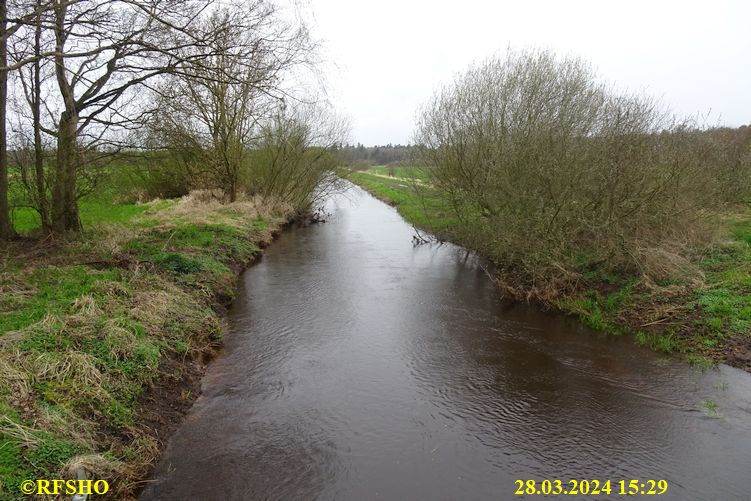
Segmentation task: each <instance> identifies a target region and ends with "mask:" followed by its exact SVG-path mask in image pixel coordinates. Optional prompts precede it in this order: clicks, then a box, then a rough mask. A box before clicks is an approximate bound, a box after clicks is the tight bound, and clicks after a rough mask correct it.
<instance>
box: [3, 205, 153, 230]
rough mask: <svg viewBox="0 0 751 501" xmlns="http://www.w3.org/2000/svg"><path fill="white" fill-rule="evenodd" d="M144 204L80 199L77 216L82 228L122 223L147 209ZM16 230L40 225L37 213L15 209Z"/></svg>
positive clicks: (30, 228)
mask: <svg viewBox="0 0 751 501" xmlns="http://www.w3.org/2000/svg"><path fill="white" fill-rule="evenodd" d="M148 208H149V206H148V205H146V204H112V203H108V202H104V201H100V200H89V199H84V200H81V202H80V204H79V207H78V209H79V216H80V218H81V224H82V225H83V227H84V228H91V227H92V226H94V225H97V224H123V223H127V222H128V221H130V220H131V219H133V218H134V217H136V216H139V215H141V214H143V213H144V212H146V210H148ZM12 217H13V224H14V225H15V228H16V231H18V232H19V233H21V234H29V233H31V232H33V231H35V230H38V229H39V228H40V227H41V224H42V223H41V220H40V219H39V214H38V213H37V212H36V211H35V210H33V209H29V208H21V209H15V210H14V211H13V214H12Z"/></svg>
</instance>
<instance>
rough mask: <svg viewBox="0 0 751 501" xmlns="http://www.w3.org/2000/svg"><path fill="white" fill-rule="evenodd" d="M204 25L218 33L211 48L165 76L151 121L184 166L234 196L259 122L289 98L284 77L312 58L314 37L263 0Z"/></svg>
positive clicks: (225, 11) (226, 12)
mask: <svg viewBox="0 0 751 501" xmlns="http://www.w3.org/2000/svg"><path fill="white" fill-rule="evenodd" d="M203 29H204V30H205V31H207V32H211V33H215V34H216V37H215V39H214V40H215V49H216V53H215V54H213V55H212V56H210V57H208V58H201V59H195V63H196V64H192V65H189V66H186V67H185V68H183V71H181V72H179V73H176V74H173V75H172V76H170V77H167V78H165V80H164V82H163V84H162V85H160V86H159V88H158V89H157V93H158V98H157V109H158V110H159V111H158V112H157V113H155V115H154V116H153V117H152V120H151V121H150V127H151V129H152V131H153V132H154V133H155V134H156V135H157V136H159V137H160V138H161V139H162V142H163V144H164V145H165V146H167V147H168V148H170V149H171V150H172V151H173V152H174V154H175V155H176V156H178V157H180V158H181V159H184V160H186V165H185V168H186V169H190V170H193V171H195V175H197V176H201V177H202V178H203V179H206V180H209V182H210V183H213V184H214V185H215V186H216V187H219V188H221V189H222V190H224V192H225V194H226V195H227V197H228V198H229V200H230V201H234V200H235V199H236V198H237V194H238V189H239V184H240V182H241V176H242V175H243V171H244V170H247V168H248V165H247V164H248V161H249V157H248V154H249V151H250V149H251V148H252V145H253V142H254V141H255V140H256V139H257V138H258V137H259V136H260V134H261V127H260V124H261V123H262V122H263V121H264V120H265V119H268V118H270V117H271V116H273V115H274V114H275V113H276V110H277V109H278V108H279V107H280V106H281V105H283V103H284V102H285V101H293V102H294V101H295V99H296V97H295V96H290V94H289V92H288V91H287V90H286V88H285V82H284V79H285V77H288V76H289V73H290V72H291V71H292V70H293V69H295V68H299V67H302V66H306V65H309V64H310V63H311V62H312V61H313V58H314V57H315V43H314V42H313V41H312V40H311V39H310V38H309V36H308V32H307V30H306V29H305V26H304V25H293V24H290V23H288V22H286V21H284V20H283V19H282V18H281V16H280V15H279V12H278V11H277V8H276V7H275V6H274V5H273V4H271V3H269V2H266V1H264V0H255V1H251V2H241V3H239V4H237V5H235V6H234V7H233V8H232V9H220V10H218V11H217V12H215V13H214V14H213V15H212V16H211V17H210V18H208V19H207V20H206V23H205V27H204V28H203ZM188 52H190V50H189V51H188ZM186 152H191V153H190V155H186Z"/></svg>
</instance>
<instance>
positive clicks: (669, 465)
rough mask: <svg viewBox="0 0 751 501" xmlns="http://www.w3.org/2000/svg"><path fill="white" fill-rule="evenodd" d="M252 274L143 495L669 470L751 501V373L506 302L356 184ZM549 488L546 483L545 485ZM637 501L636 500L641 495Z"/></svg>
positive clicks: (423, 492) (679, 489)
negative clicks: (671, 354) (707, 366)
mask: <svg viewBox="0 0 751 501" xmlns="http://www.w3.org/2000/svg"><path fill="white" fill-rule="evenodd" d="M330 210H331V216H330V218H329V221H328V222H327V223H325V224H321V225H316V226H312V227H308V228H299V229H295V230H292V231H289V232H287V233H285V234H284V235H283V236H282V237H281V238H280V239H279V240H278V241H277V242H275V243H274V245H272V246H271V247H270V248H269V249H268V250H267V252H266V254H265V255H264V257H263V259H262V261H261V262H260V263H259V264H258V265H256V266H254V267H253V268H251V269H250V270H248V271H247V272H246V273H245V274H244V275H243V278H242V281H241V282H242V284H241V288H240V291H239V295H238V298H237V300H236V303H235V305H234V307H233V309H232V311H231V312H230V315H229V319H228V320H229V329H228V331H227V333H226V343H225V349H224V351H223V355H222V356H221V357H219V358H218V359H217V360H215V361H214V362H213V363H212V364H211V365H210V366H209V369H208V372H207V374H206V377H205V379H204V381H203V395H202V396H201V397H200V398H199V399H198V401H197V402H196V404H195V406H194V408H193V409H192V411H191V413H190V414H189V416H188V417H187V419H186V420H185V422H184V424H183V425H182V427H181V428H180V429H179V430H178V431H177V432H176V434H175V435H174V437H173V438H172V439H171V441H170V443H169V446H168V448H167V451H166V453H165V456H164V458H163V461H162V463H161V464H160V465H159V466H158V468H157V470H156V472H155V477H154V479H153V481H152V482H151V483H150V484H149V486H148V487H147V488H146V489H145V491H144V492H143V495H142V499H144V500H152V499H159V500H251V499H279V500H298V499H300V500H312V499H335V500H370V499H384V500H473V499H478V500H506V499H542V498H543V496H542V495H539V496H538V495H527V496H519V495H515V494H514V492H515V491H516V489H517V483H516V482H515V480H517V479H520V480H522V479H523V480H526V479H536V480H537V481H538V482H539V481H541V480H544V479H550V480H554V479H560V480H562V481H563V487H564V488H569V487H570V485H569V484H568V480H569V479H577V480H578V479H598V480H600V481H604V480H606V479H611V481H612V485H613V492H612V494H611V495H599V496H598V495H588V496H563V498H564V499H625V498H626V497H629V496H621V495H618V494H617V485H618V484H617V482H618V481H619V480H626V481H627V482H628V481H629V480H631V479H638V480H639V481H640V483H644V482H646V480H647V479H654V480H658V479H665V480H667V481H668V483H669V488H668V491H667V493H665V494H664V495H660V496H647V497H648V498H655V499H670V500H682V501H685V500H749V499H751V375H749V374H747V373H745V372H742V371H738V370H735V369H732V368H730V367H727V366H721V367H720V368H719V369H714V370H708V371H704V372H702V371H700V370H697V369H692V368H691V367H688V366H687V365H685V364H684V363H682V362H679V361H676V360H673V359H667V358H664V357H661V356H659V355H656V354H654V353H652V352H650V351H648V350H645V349H642V348H639V347H637V346H636V345H634V343H633V340H631V339H618V338H613V337H608V336H604V335H601V334H597V333H593V332H591V331H588V330H586V329H584V328H582V327H580V326H578V325H577V324H576V322H574V321H572V320H570V319H566V318H562V317H561V316H558V315H552V314H546V313H543V312H540V311H539V310H538V309H535V308H533V307H529V306H524V305H508V304H504V303H503V302H501V301H499V298H498V296H497V293H496V291H495V289H494V286H493V284H492V282H491V281H490V279H489V278H488V277H487V275H486V273H485V272H484V271H483V269H482V267H481V265H480V263H479V262H478V260H477V259H475V258H474V257H473V256H471V255H468V254H467V253H466V252H465V251H463V250H462V249H460V248H457V247H454V246H451V245H441V246H438V245H432V246H428V245H423V246H418V247H413V246H412V242H411V238H412V235H413V230H412V228H411V227H410V226H409V225H408V224H406V223H405V222H404V221H403V220H402V219H401V218H400V217H399V215H398V214H397V213H396V212H395V211H394V210H393V209H392V208H390V207H388V206H386V205H385V204H383V203H381V202H379V201H377V200H375V199H373V198H372V197H370V196H369V195H367V194H365V193H364V192H362V191H361V190H359V189H358V188H352V189H351V190H350V191H349V192H348V193H347V195H346V196H340V197H338V198H336V199H335V200H333V201H332V202H331V207H330ZM538 485H539V484H538ZM630 497H631V498H634V497H642V496H630Z"/></svg>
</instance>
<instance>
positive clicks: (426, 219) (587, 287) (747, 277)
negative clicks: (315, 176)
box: [350, 169, 751, 372]
mask: <svg viewBox="0 0 751 501" xmlns="http://www.w3.org/2000/svg"><path fill="white" fill-rule="evenodd" d="M383 174H384V173H383V172H381V171H378V170H377V169H375V170H374V171H373V172H370V171H367V172H353V173H352V174H351V177H350V179H351V180H352V181H353V182H355V183H357V184H358V185H359V186H361V187H362V188H364V189H365V190H367V191H368V192H370V193H371V194H372V195H374V196H376V197H377V198H380V199H381V200H383V201H385V202H387V203H389V204H391V205H393V206H395V207H396V208H397V210H398V211H399V213H400V214H401V215H402V216H403V217H404V218H405V219H406V220H407V221H408V222H410V223H411V224H413V225H415V226H416V227H417V228H420V229H422V230H425V231H429V232H431V233H433V234H435V235H436V236H437V237H438V238H439V239H444V240H451V241H455V242H456V243H458V244H461V245H465V246H468V247H471V245H468V244H467V242H463V241H462V238H461V236H460V235H459V232H458V231H457V228H458V224H459V221H458V220H456V218H455V217H454V216H453V212H452V209H451V207H450V206H449V205H447V204H446V202H445V201H444V199H443V198H441V197H439V196H438V195H437V194H436V193H434V192H432V190H431V188H430V187H429V186H426V185H425V184H424V180H421V189H420V190H419V191H420V193H419V195H418V193H417V191H416V190H415V183H413V182H412V180H411V179H409V178H406V177H393V178H389V177H388V176H384V175H383ZM719 224H720V226H721V228H722V231H723V235H724V238H723V239H722V240H721V242H720V243H719V244H718V245H716V246H714V247H712V248H711V249H707V250H706V251H705V252H704V253H702V255H701V256H698V258H697V259H696V262H694V263H692V265H694V266H695V268H696V269H697V270H698V275H697V277H699V278H698V279H694V280H690V281H685V282H683V283H677V282H675V283H668V282H666V283H659V284H658V283H654V282H651V281H645V280H643V279H641V278H640V277H635V276H632V277H613V276H609V275H607V274H602V273H598V271H597V270H596V269H595V270H588V271H586V272H582V273H581V274H580V276H579V277H577V278H578V279H577V281H576V282H577V287H576V288H575V289H573V290H567V291H566V292H565V293H563V294H561V295H559V296H558V297H556V298H555V299H554V300H544V299H542V298H540V297H539V296H530V297H529V298H528V299H530V300H536V301H539V302H542V303H543V306H545V307H550V308H554V309H557V310H560V311H562V312H564V313H566V314H570V315H574V316H576V317H578V318H579V319H580V320H581V321H582V322H583V323H585V324H586V325H588V326H590V327H592V328H595V329H597V330H601V331H605V332H608V333H611V334H613V335H632V336H634V338H635V340H636V342H638V343H639V344H641V345H643V346H647V347H649V348H651V349H653V350H655V351H659V352H663V353H667V354H671V355H677V356H680V357H682V358H684V359H686V360H687V361H688V362H690V363H692V364H698V365H701V366H708V365H712V364H715V363H720V362H722V363H727V364H728V365H731V366H734V367H738V368H741V369H744V370H746V371H749V372H751V213H746V214H739V215H737V216H736V217H733V218H730V217H728V218H726V219H724V220H723V221H721V222H719ZM497 281H498V282H499V285H501V286H504V285H508V283H509V282H510V281H513V277H503V276H500V277H498V278H497Z"/></svg>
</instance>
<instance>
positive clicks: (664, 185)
mask: <svg viewBox="0 0 751 501" xmlns="http://www.w3.org/2000/svg"><path fill="white" fill-rule="evenodd" d="M750 142H751V134H748V133H747V132H745V133H744V132H743V131H722V130H717V131H706V130H701V129H699V128H698V127H696V126H695V125H694V124H693V123H692V122H691V121H680V120H676V119H675V118H673V117H671V116H670V115H669V114H668V113H666V112H665V111H663V110H662V109H661V107H660V106H659V105H658V103H656V102H655V101H653V100H651V99H649V98H647V97H642V96H637V95H631V94H625V93H622V92H618V91H616V90H615V89H613V88H611V87H609V86H607V85H605V84H603V83H600V81H599V80H598V79H597V77H596V75H595V73H594V71H593V70H592V69H591V67H590V66H589V65H588V64H586V63H585V62H583V61H581V60H579V59H573V58H557V57H556V56H555V55H553V54H552V53H550V52H545V51H531V52H521V53H512V54H510V55H509V56H508V57H506V58H498V57H496V58H491V59H489V60H487V61H485V62H484V63H482V64H479V65H477V66H474V67H472V68H471V69H470V70H469V71H467V72H466V73H465V74H464V75H462V76H460V77H459V78H457V80H456V81H455V82H454V83H453V84H451V85H448V86H446V87H444V88H443V89H442V90H440V91H439V92H438V93H437V94H436V95H435V96H434V98H433V99H432V100H431V101H430V102H429V103H428V104H427V105H426V106H425V108H424V109H423V110H422V113H421V116H420V119H419V122H418V125H417V133H416V143H417V144H418V145H419V158H420V160H421V164H422V165H423V166H424V168H425V169H426V171H427V173H428V175H429V178H430V183H431V184H432V185H433V187H435V188H437V189H438V190H437V191H438V192H439V193H441V194H442V196H444V197H445V198H446V200H447V201H448V203H450V205H451V207H453V210H454V211H455V212H456V215H457V216H458V217H459V219H460V220H461V221H462V225H461V229H460V231H461V232H462V233H463V235H462V238H463V239H464V241H466V242H469V243H471V244H472V245H474V246H475V247H476V248H478V249H481V250H482V251H483V252H485V253H486V254H487V255H489V256H491V257H492V258H493V259H494V260H495V261H496V262H497V264H498V265H499V266H500V267H501V268H502V269H503V270H505V272H506V276H510V275H511V276H514V277H516V278H515V280H514V283H516V284H525V285H526V286H532V287H533V288H536V289H543V288H545V287H548V286H550V285H551V284H556V287H551V290H557V289H559V288H560V287H563V286H565V285H567V284H570V283H571V282H572V281H575V279H576V278H577V277H579V276H580V272H582V271H584V270H586V269H588V268H598V269H601V270H607V271H611V272H620V273H644V274H646V275H649V276H651V277H653V278H656V279H663V278H666V277H669V276H675V275H676V274H679V273H682V272H686V271H687V270H686V267H687V257H689V255H690V253H691V252H692V251H693V250H694V249H697V248H699V247H701V246H702V245H704V244H706V243H707V242H708V241H710V239H711V233H712V232H711V230H712V227H711V225H710V224H708V222H709V221H710V220H711V218H712V217H714V216H715V215H717V214H719V213H722V212H723V211H725V210H726V209H728V208H729V207H730V206H732V205H733V204H735V203H737V202H739V201H741V200H743V199H744V197H747V196H748V186H749V173H750V171H751V165H750V163H751V156H750V155H749V143H750ZM528 290H529V289H527V292H528Z"/></svg>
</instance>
